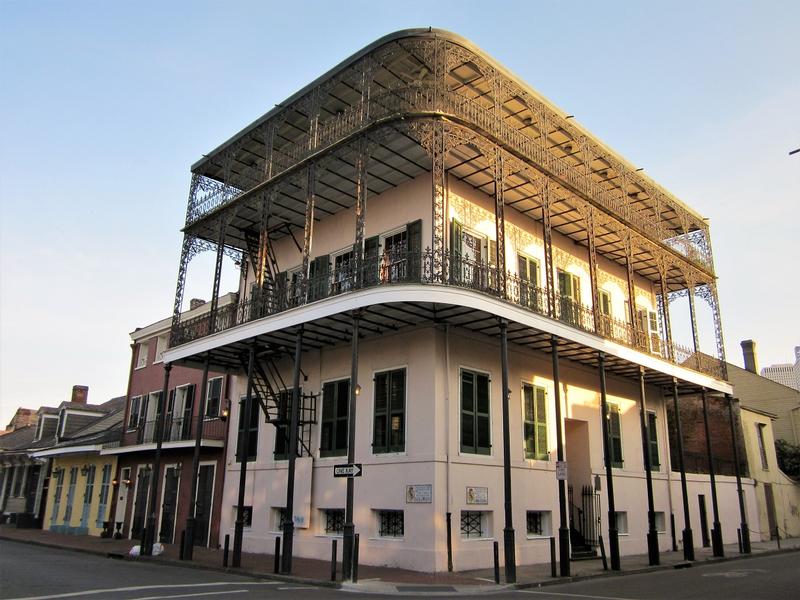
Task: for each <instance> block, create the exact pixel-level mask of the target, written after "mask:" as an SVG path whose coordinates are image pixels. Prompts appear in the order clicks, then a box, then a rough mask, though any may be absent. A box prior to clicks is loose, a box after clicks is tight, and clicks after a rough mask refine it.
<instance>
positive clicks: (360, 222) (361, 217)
mask: <svg viewBox="0 0 800 600" xmlns="http://www.w3.org/2000/svg"><path fill="white" fill-rule="evenodd" d="M365 146H366V145H365V144H364V142H363V138H361V139H360V140H359V143H358V148H357V150H356V161H355V163H356V164H355V170H356V208H355V212H356V237H355V243H354V245H353V250H354V253H353V254H354V256H353V258H354V262H355V273H354V278H353V283H354V285H355V287H356V288H360V287H361V286H362V285H363V283H364V281H365V277H364V224H365V220H366V216H367V160H368V156H367V153H366V147H365Z"/></svg>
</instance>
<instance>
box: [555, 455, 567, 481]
mask: <svg viewBox="0 0 800 600" xmlns="http://www.w3.org/2000/svg"><path fill="white" fill-rule="evenodd" d="M556 480H557V481H566V480H567V461H565V460H557V461H556Z"/></svg>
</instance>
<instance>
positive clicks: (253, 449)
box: [236, 396, 259, 462]
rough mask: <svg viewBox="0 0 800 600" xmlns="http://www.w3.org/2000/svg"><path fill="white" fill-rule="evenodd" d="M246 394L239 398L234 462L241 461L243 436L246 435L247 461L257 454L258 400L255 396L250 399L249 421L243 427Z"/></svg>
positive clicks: (250, 460)
mask: <svg viewBox="0 0 800 600" xmlns="http://www.w3.org/2000/svg"><path fill="white" fill-rule="evenodd" d="M245 398H246V396H242V397H241V398H240V399H239V432H238V437H237V438H236V462H242V444H243V443H244V436H245V435H246V436H247V462H252V461H254V460H255V459H256V456H257V455H258V418H259V410H258V402H257V401H256V399H255V398H251V399H250V423H249V424H248V426H247V427H245V414H244V400H245Z"/></svg>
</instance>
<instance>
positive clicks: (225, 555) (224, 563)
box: [222, 533, 231, 567]
mask: <svg viewBox="0 0 800 600" xmlns="http://www.w3.org/2000/svg"><path fill="white" fill-rule="evenodd" d="M230 545H231V536H230V534H228V533H226V534H225V546H224V548H223V550H222V566H223V567H227V566H228V549H229V548H230Z"/></svg>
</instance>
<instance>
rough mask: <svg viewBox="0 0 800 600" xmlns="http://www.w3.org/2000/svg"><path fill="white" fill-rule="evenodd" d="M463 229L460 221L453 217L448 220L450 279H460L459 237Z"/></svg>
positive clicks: (460, 237)
mask: <svg viewBox="0 0 800 600" xmlns="http://www.w3.org/2000/svg"><path fill="white" fill-rule="evenodd" d="M462 234H463V229H462V227H461V223H459V222H458V221H456V220H455V219H453V220H452V221H451V222H450V280H451V281H456V282H458V281H461V280H462V279H463V277H462V274H461V239H462Z"/></svg>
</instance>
